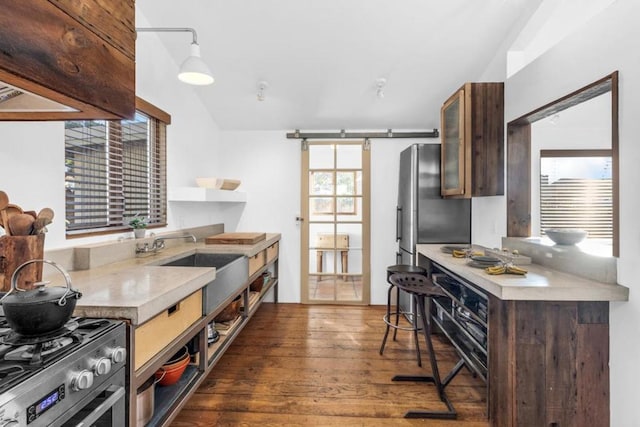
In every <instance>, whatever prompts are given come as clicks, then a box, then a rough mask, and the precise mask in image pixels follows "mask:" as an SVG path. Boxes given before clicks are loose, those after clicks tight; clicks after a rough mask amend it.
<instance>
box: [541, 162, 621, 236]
mask: <svg viewBox="0 0 640 427" xmlns="http://www.w3.org/2000/svg"><path fill="white" fill-rule="evenodd" d="M611 177H612V174H611V150H542V151H541V153H540V229H541V231H542V233H543V234H544V230H545V229H547V228H581V229H583V230H587V231H588V232H589V238H590V239H612V238H613V187H612V179H611Z"/></svg>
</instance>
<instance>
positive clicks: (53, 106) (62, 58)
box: [0, 0, 136, 120]
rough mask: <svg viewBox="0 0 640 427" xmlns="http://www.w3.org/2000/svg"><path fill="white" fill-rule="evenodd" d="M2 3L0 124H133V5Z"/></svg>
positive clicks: (110, 0)
mask: <svg viewBox="0 0 640 427" xmlns="http://www.w3.org/2000/svg"><path fill="white" fill-rule="evenodd" d="M10 3H11V5H7V6H6V7H4V8H3V11H2V13H1V14H0V120H72V119H120V118H131V117H133V115H134V113H135V35H136V32H135V9H134V1H133V0H125V1H117V0H103V1H92V0H81V1H74V2H67V1H59V0H48V1H38V2H34V1H24V2H23V1H12V2H10Z"/></svg>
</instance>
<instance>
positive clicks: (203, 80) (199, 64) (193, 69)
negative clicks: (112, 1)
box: [136, 27, 214, 86]
mask: <svg viewBox="0 0 640 427" xmlns="http://www.w3.org/2000/svg"><path fill="white" fill-rule="evenodd" d="M136 32H172V33H176V32H190V33H191V34H192V36H193V39H192V42H191V48H190V53H189V56H188V57H187V59H185V60H184V62H183V63H182V65H180V72H179V73H178V79H180V81H182V82H185V83H188V84H191V85H197V86H204V85H210V84H212V83H213V82H214V78H213V75H212V73H211V70H209V67H208V66H207V64H205V62H204V61H203V60H202V58H201V57H200V45H199V44H198V34H197V33H196V30H194V29H193V28H157V27H151V28H136Z"/></svg>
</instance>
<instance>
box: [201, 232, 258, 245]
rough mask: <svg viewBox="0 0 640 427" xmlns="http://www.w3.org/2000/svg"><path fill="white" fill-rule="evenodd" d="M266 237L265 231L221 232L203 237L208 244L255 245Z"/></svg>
mask: <svg viewBox="0 0 640 427" xmlns="http://www.w3.org/2000/svg"><path fill="white" fill-rule="evenodd" d="M266 238H267V233H221V234H216V235H214V236H209V237H207V238H205V239H204V242H205V243H206V244H208V245H255V244H256V243H258V242H260V241H262V240H264V239H266Z"/></svg>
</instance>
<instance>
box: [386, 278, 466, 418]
mask: <svg viewBox="0 0 640 427" xmlns="http://www.w3.org/2000/svg"><path fill="white" fill-rule="evenodd" d="M389 281H390V282H391V283H392V284H393V285H395V286H396V287H397V288H399V289H401V290H403V291H405V292H407V293H409V294H410V295H411V297H412V298H413V301H414V302H415V305H416V307H417V310H418V311H417V314H418V316H419V317H420V319H421V320H422V332H423V334H424V339H425V341H426V342H427V348H428V349H429V361H430V362H431V375H430V376H413V375H406V376H405V375H396V376H395V377H393V378H392V381H418V382H429V383H433V384H435V386H436V389H437V390H438V396H439V397H440V400H441V401H442V402H444V403H445V405H447V410H446V411H423V410H412V411H408V412H407V413H406V414H405V415H404V417H405V418H438V419H455V418H456V417H457V415H458V414H457V413H456V410H455V409H454V407H453V404H452V403H451V401H450V400H449V398H448V397H447V394H446V393H445V390H444V388H445V387H446V386H447V385H448V384H449V382H450V381H451V380H452V379H453V377H455V376H456V374H457V373H458V372H460V369H462V367H463V366H464V361H463V360H462V359H461V360H460V361H459V362H458V363H457V364H456V366H454V368H453V369H452V370H451V372H450V373H449V374H448V375H447V376H446V378H445V379H444V381H441V380H440V372H439V371H438V363H437V361H436V355H435V352H434V351H433V343H432V342H431V317H430V315H429V313H431V297H433V296H444V295H445V294H444V292H443V291H442V290H441V289H440V288H439V287H437V286H436V285H434V284H433V282H432V281H431V280H430V279H429V278H427V277H426V276H424V275H422V274H412V273H395V274H392V275H391V277H390V278H389Z"/></svg>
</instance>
